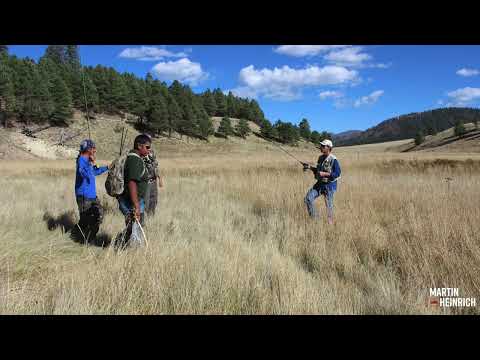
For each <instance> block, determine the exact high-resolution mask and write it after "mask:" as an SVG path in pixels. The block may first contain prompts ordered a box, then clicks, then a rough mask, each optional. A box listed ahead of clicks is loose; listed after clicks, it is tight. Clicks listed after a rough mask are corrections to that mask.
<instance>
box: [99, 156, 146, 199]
mask: <svg viewBox="0 0 480 360" xmlns="http://www.w3.org/2000/svg"><path fill="white" fill-rule="evenodd" d="M129 156H136V157H138V158H139V159H140V160H141V159H142V158H141V157H140V155H138V154H137V153H135V152H131V153H129V152H125V153H123V154H122V155H120V156H119V157H118V158H116V159H115V160H113V162H112V165H111V166H110V169H109V170H108V175H107V180H105V190H107V194H108V195H110V196H112V197H115V198H116V197H119V196H120V195H122V194H123V191H124V190H125V189H124V188H125V179H124V173H125V162H126V161H127V158H128V157H129ZM142 163H143V160H142ZM144 174H145V166H144V167H143V172H142V176H143V175H144Z"/></svg>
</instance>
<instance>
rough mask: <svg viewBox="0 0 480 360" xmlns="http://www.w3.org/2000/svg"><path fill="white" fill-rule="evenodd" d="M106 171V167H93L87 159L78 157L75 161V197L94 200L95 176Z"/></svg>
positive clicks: (95, 192) (95, 190)
mask: <svg viewBox="0 0 480 360" xmlns="http://www.w3.org/2000/svg"><path fill="white" fill-rule="evenodd" d="M107 170H108V167H107V166H102V167H97V166H93V165H92V164H91V163H90V161H88V159H86V158H85V157H83V156H80V157H79V158H78V161H77V174H76V178H75V196H84V197H86V198H88V199H95V198H96V197H97V189H96V185H95V176H98V175H100V174H103V173H104V172H105V171H107Z"/></svg>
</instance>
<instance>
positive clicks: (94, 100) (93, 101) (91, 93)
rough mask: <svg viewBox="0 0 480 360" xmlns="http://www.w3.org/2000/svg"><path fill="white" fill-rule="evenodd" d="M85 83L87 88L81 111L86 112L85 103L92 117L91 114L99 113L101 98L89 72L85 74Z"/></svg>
mask: <svg viewBox="0 0 480 360" xmlns="http://www.w3.org/2000/svg"><path fill="white" fill-rule="evenodd" d="M83 76H84V81H85V84H84V86H85V88H84V89H83V92H82V95H83V96H82V98H83V101H82V102H81V107H80V108H81V109H82V110H85V111H86V109H85V103H86V104H87V105H86V106H87V108H88V115H89V116H91V113H94V112H98V111H99V97H98V91H97V87H96V86H95V84H94V82H93V80H92V79H91V78H90V76H89V75H88V73H87V72H84V74H83Z"/></svg>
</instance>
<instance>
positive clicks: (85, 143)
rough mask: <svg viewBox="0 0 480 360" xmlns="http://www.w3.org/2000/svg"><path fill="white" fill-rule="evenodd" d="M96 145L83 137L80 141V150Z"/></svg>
mask: <svg viewBox="0 0 480 360" xmlns="http://www.w3.org/2000/svg"><path fill="white" fill-rule="evenodd" d="M94 147H96V146H95V143H94V142H93V141H92V140H90V139H85V140H83V141H82V142H81V143H80V151H87V150H89V149H92V148H94Z"/></svg>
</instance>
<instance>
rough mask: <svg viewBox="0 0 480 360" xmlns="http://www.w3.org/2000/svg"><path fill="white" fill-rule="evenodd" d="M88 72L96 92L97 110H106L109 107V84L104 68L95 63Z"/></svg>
mask: <svg viewBox="0 0 480 360" xmlns="http://www.w3.org/2000/svg"><path fill="white" fill-rule="evenodd" d="M89 73H90V76H91V79H92V81H93V83H94V85H95V88H96V89H97V93H98V107H99V109H98V111H100V112H104V111H108V110H109V109H110V104H109V100H110V99H109V92H110V90H109V89H110V84H109V79H108V75H107V71H106V68H104V67H102V66H100V65H97V66H96V67H95V68H94V69H91V70H90V71H89Z"/></svg>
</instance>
